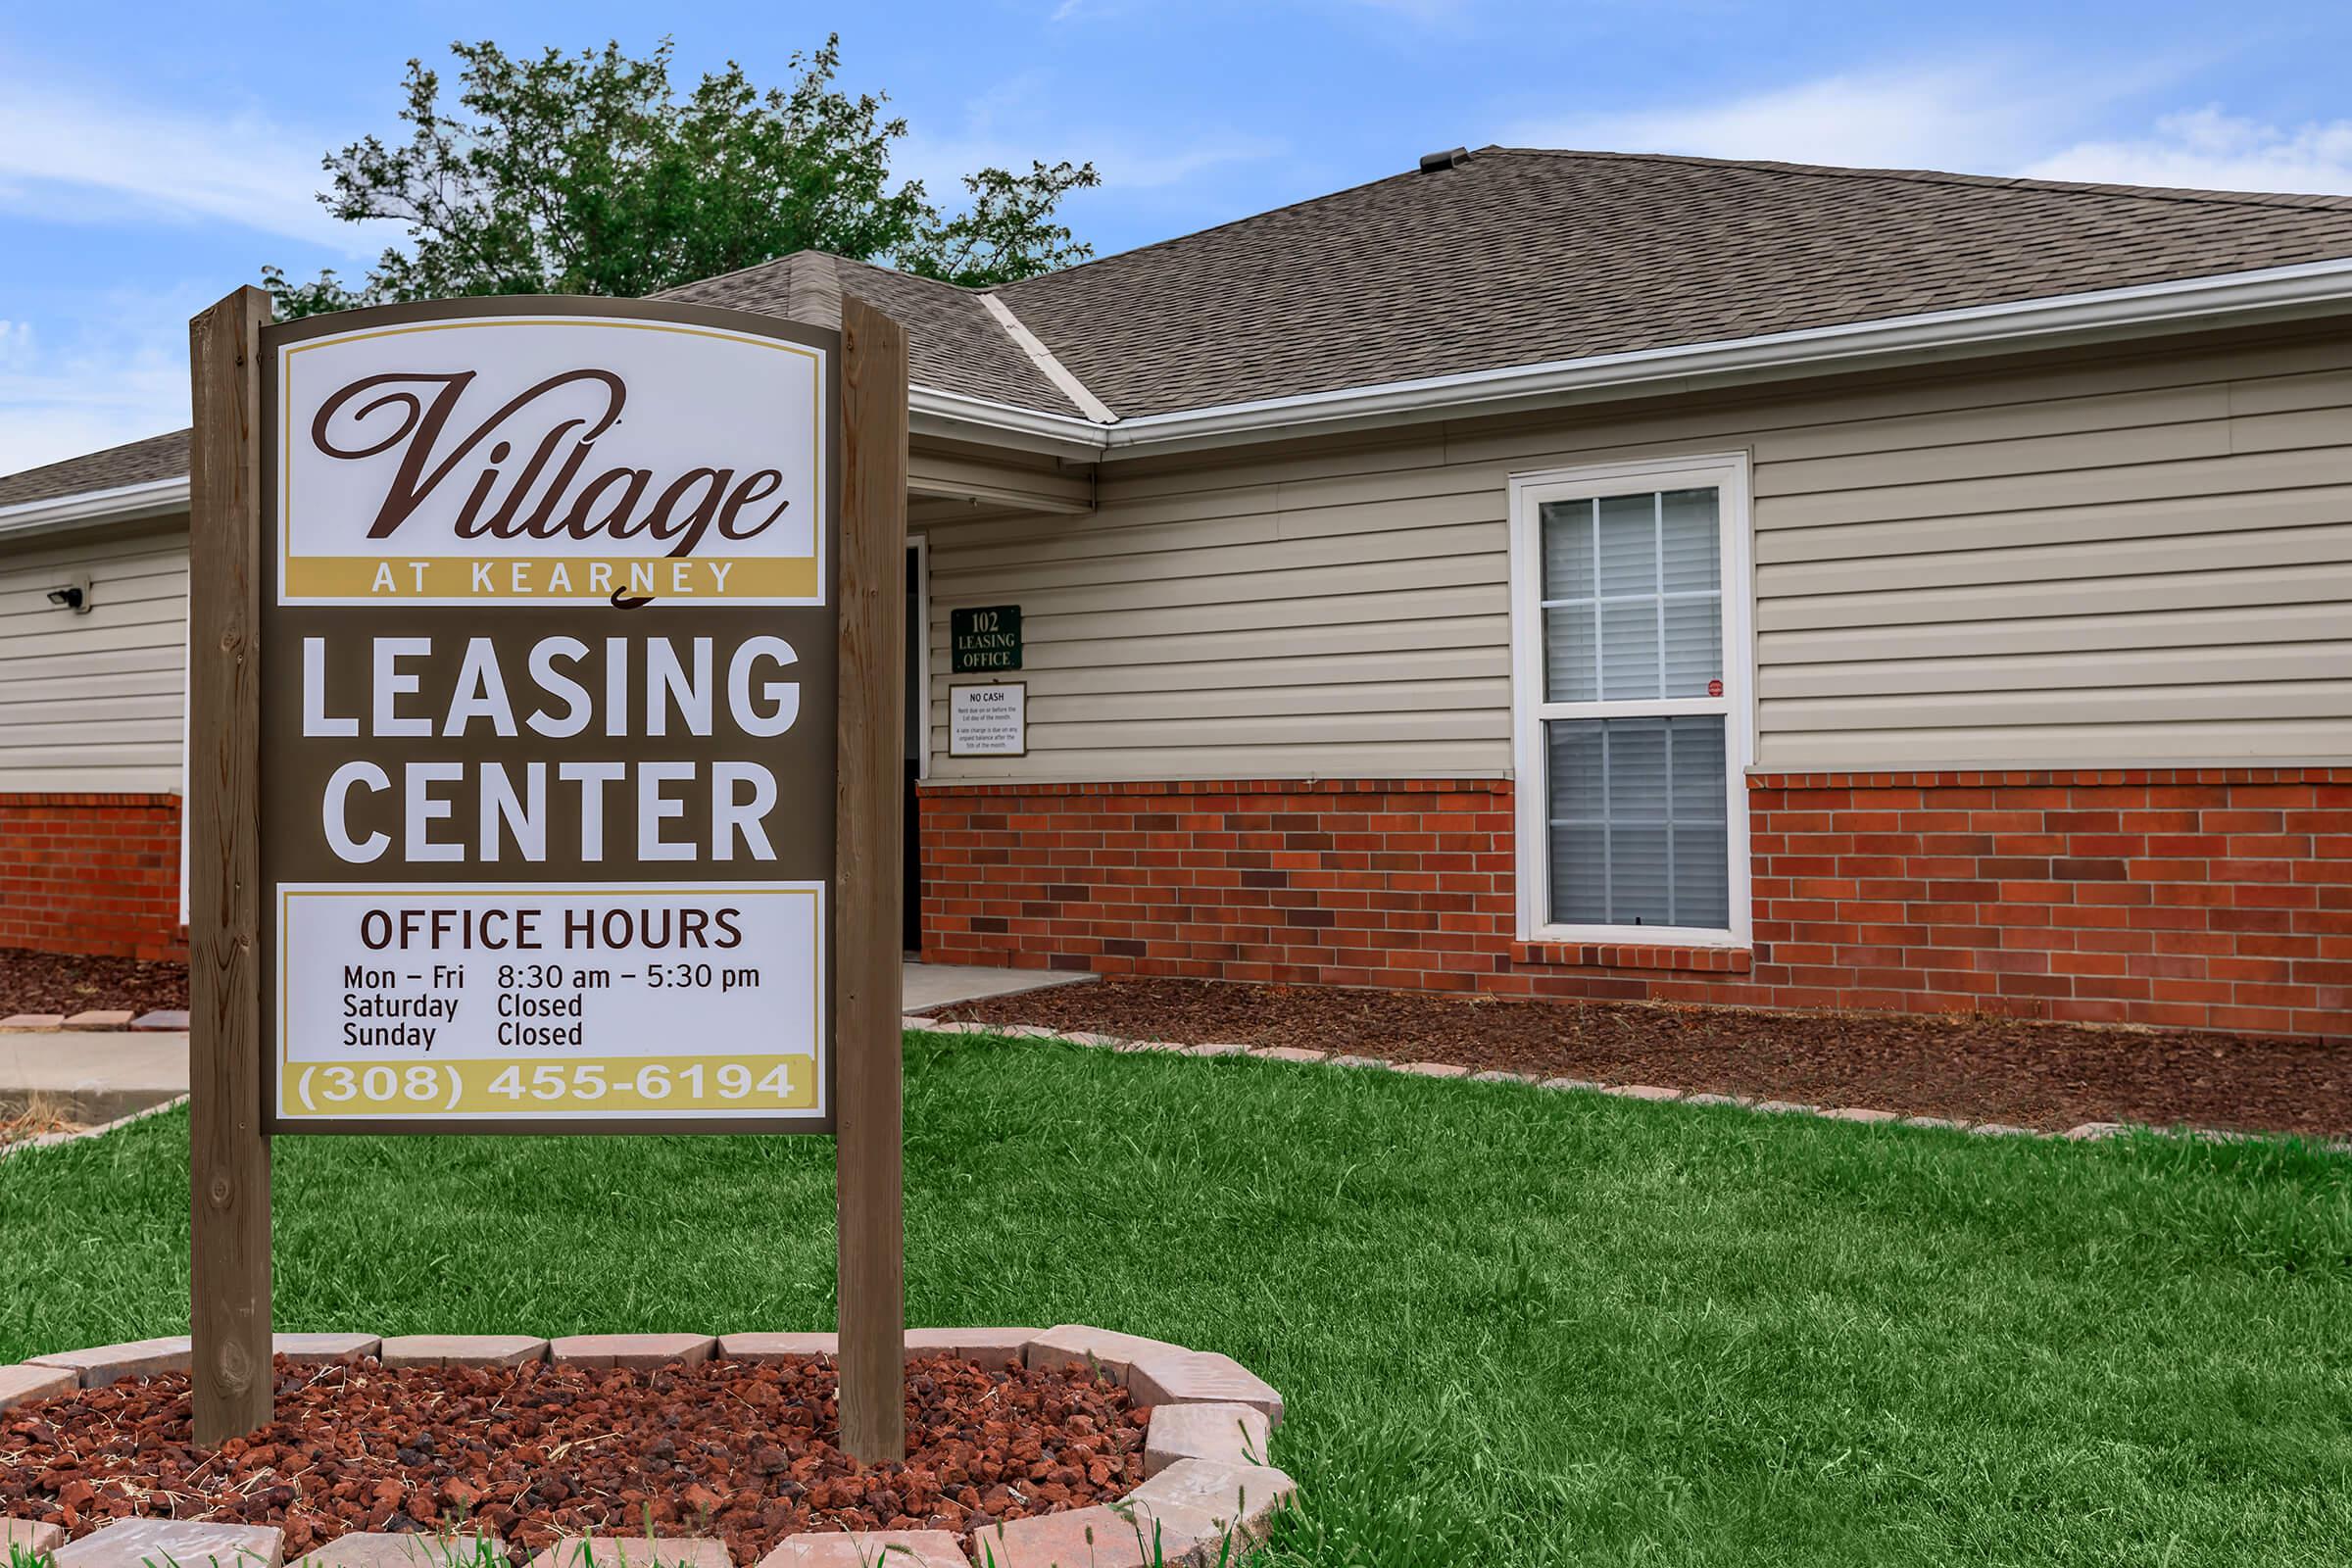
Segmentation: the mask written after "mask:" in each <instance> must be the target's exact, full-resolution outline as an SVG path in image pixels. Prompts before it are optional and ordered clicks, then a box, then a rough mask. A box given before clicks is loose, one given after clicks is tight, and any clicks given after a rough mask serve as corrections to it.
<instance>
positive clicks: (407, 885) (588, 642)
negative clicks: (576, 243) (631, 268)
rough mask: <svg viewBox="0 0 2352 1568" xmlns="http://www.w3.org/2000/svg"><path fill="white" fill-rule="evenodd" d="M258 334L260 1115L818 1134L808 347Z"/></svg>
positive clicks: (461, 318) (649, 306)
mask: <svg viewBox="0 0 2352 1568" xmlns="http://www.w3.org/2000/svg"><path fill="white" fill-rule="evenodd" d="M262 347H263V359H262V376H263V380H262V409H263V416H264V417H263V421H262V422H263V451H262V469H263V495H262V519H263V529H264V549H263V555H264V558H265V560H264V568H263V576H262V583H261V596H260V597H261V627H260V637H259V642H260V644H261V646H262V648H263V649H264V650H265V651H266V657H265V658H264V659H263V660H262V662H261V665H260V667H261V670H262V683H261V748H260V749H261V757H262V781H261V822H262V835H261V865H262V878H261V881H262V888H263V893H264V907H263V909H262V914H261V940H262V950H263V951H262V962H261V979H262V989H263V992H264V997H263V1029H262V1043H263V1051H264V1055H265V1072H264V1104H265V1114H266V1120H267V1125H268V1127H269V1128H270V1130H271V1131H275V1132H302V1131H327V1130H333V1131H355V1130H357V1131H390V1132H500V1131H504V1132H517V1131H530V1132H551V1133H576V1132H595V1131H668V1132H687V1131H730V1132H735V1131H746V1130H801V1131H829V1130H831V1128H832V1126H833V1111H834V1104H833V1097H832V1081H833V1075H832V1041H833V1027H832V1008H833V998H832V996H831V979H832V974H833V968H832V964H833V942H832V927H833V908H834V892H835V889H834V885H833V884H834V874H835V863H836V861H835V849H836V846H835V780H836V774H837V770H838V742H837V731H836V717H837V714H836V690H837V660H838V649H839V641H838V639H839V609H840V596H839V591H838V564H839V561H840V548H841V545H840V535H839V518H838V512H837V507H836V499H835V498H836V495H837V490H838V476H839V472H840V467H841V462H840V451H839V441H840V435H839V406H840V397H839V373H840V343H839V339H838V334H834V333H830V332H824V331H819V330H815V329H812V328H808V327H803V326H799V325H797V324H794V323H791V322H785V321H779V320H773V319H767V318H764V317H756V316H751V315H747V314H743V313H738V312H731V311H717V310H709V309H703V308H699V307H689V306H681V305H664V304H656V303H647V302H635V301H628V302H623V301H591V300H578V299H490V300H466V301H441V302H435V303H432V304H429V305H418V306H392V307H386V308H383V309H380V310H371V311H364V312H353V313H347V314H343V315H337V316H332V317H325V318H316V319H309V320H303V321H296V322H290V323H287V324H284V325H278V326H270V327H268V328H265V329H264V331H263V334H262Z"/></svg>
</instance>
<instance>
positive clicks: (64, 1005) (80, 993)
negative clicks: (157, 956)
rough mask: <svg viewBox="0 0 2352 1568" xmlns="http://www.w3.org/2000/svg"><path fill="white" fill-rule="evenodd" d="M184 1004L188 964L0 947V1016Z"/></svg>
mask: <svg viewBox="0 0 2352 1568" xmlns="http://www.w3.org/2000/svg"><path fill="white" fill-rule="evenodd" d="M187 1005H188V966H187V965H186V964H184V963H151V962H148V961H147V960H145V959H143V958H93V957H90V956H86V955H83V954H78V953H34V952H32V951H30V950H29V949H25V948H0V1018H5V1017H7V1016H8V1015H9V1014H11V1013H16V1012H62V1013H65V1014H68V1015H69V1016H71V1015H72V1014H73V1013H76V1012H87V1011H89V1010H91V1009H92V1008H99V1007H128V1008H129V1009H130V1010H131V1011H132V1012H134V1013H140V1012H154V1011H156V1010H157V1009H159V1008H163V1009H172V1010H176V1009H182V1008H185V1007H186V1006H187Z"/></svg>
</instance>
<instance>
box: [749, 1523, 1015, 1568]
mask: <svg viewBox="0 0 2352 1568" xmlns="http://www.w3.org/2000/svg"><path fill="white" fill-rule="evenodd" d="M971 1561H972V1559H971V1558H969V1557H967V1556H965V1555H964V1551H963V1542H962V1540H961V1539H960V1538H959V1537H956V1536H952V1535H950V1534H949V1533H948V1532H947V1531H945V1530H856V1531H846V1530H836V1531H831V1532H827V1533H823V1534H810V1535H805V1536H787V1537H786V1538H785V1539H784V1541H783V1542H782V1544H779V1545H778V1546H777V1547H776V1549H775V1550H773V1551H771V1552H769V1553H768V1554H767V1555H766V1556H764V1557H762V1558H760V1568H971Z"/></svg>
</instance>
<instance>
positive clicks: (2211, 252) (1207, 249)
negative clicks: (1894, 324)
mask: <svg viewBox="0 0 2352 1568" xmlns="http://www.w3.org/2000/svg"><path fill="white" fill-rule="evenodd" d="M2342 257H2352V200H2347V199H2346V198H2343V197H2329V196H2318V197H2312V196H2267V195H2251V194H2246V193H2241V192H2221V191H2167V190H2152V189H2142V188H2139V187H2133V186H2118V185H2080V184H2067V183H2061V182H2058V181H2051V180H2024V179H1996V178H1988V177H1984V176H1978V175H1968V174H1940V173H1933V172H1922V171H1910V170H1849V169H1823V168H1816V167H1811V166H1804V165H1793V164H1766V163H1734V162H1728V161H1724V160H1719V159H1700V158H1676V157H1664V156H1656V155H1643V154H1622V153H1579V152H1543V151H1529V150H1522V149H1516V148H1488V149H1486V150H1484V151H1482V152H1479V153H1476V154H1473V155H1472V156H1471V158H1470V160H1469V162H1467V163H1465V164H1463V165H1461V166H1459V167H1458V168H1451V169H1444V170H1440V171H1437V172H1430V173H1421V172H1412V173H1405V174H1398V175H1395V176H1392V177H1391V178H1388V179H1382V180H1377V181H1375V182H1373V183H1371V184H1369V185H1360V186H1357V187H1356V188H1354V189H1352V190H1345V191H1341V192H1338V193H1337V194H1335V195H1331V196H1324V197H1319V198H1317V199H1315V200H1312V201H1307V202H1301V203H1299V204H1298V205H1297V206H1294V207H1286V208H1282V209H1280V210H1278V211H1275V212H1271V213H1263V214H1260V215H1258V216H1256V217H1254V218H1245V219H1242V220H1241V221H1238V222H1232V223H1227V224H1224V225H1223V226H1221V227H1218V228H1212V229H1207V230H1204V231H1202V232H1201V233H1198V234H1188V235H1186V236H1184V237H1183V238H1180V239H1173V240H1168V241H1165V242H1163V243H1161V244H1157V245H1150V246H1146V247H1144V248H1143V249H1141V250H1134V251H1128V252H1125V253H1123V254H1121V255H1118V256H1110V257H1105V258H1104V259H1103V260H1101V261H1098V262H1090V263H1087V264H1086V265H1084V266H1080V267H1074V268H1071V269H1069V270H1066V271H1061V272H1050V273H1047V274H1046V275H1044V276H1042V277H1035V278H1030V279H1027V280H1025V281H1022V282H1018V283H1013V284H1009V285H1006V286H1005V287H1004V288H1002V289H1000V290H999V291H998V293H999V295H1000V297H1001V298H1003V299H1004V300H1005V303H1006V304H1008V305H1009V306H1011V308H1012V310H1013V312H1014V314H1015V315H1017V316H1018V317H1019V318H1020V319H1021V320H1022V321H1023V322H1024V323H1025V324H1026V325H1027V326H1028V327H1029V329H1030V330H1031V331H1033V332H1035V333H1036V334H1037V335H1038V336H1039V337H1040V338H1042V339H1043V340H1044V341H1045V343H1046V346H1047V347H1048V348H1050V349H1051V350H1052V351H1053V352H1054V357H1055V358H1057V359H1059V360H1060V361H1061V362H1062V364H1063V365H1064V366H1066V367H1067V368H1069V369H1070V370H1071V371H1072V372H1073V373H1075V374H1076V375H1077V377H1078V379H1079V380H1081V381H1083V382H1085V383H1086V385H1087V386H1088V388H1089V389H1091V390H1092V391H1093V392H1094V393H1095V395H1096V396H1098V397H1100V398H1102V399H1103V402H1105V403H1107V404H1109V405H1110V406H1111V408H1112V409H1114V410H1115V411H1117V412H1118V413H1119V414H1120V415H1121V416H1122V417H1133V416H1137V415H1145V414H1161V413H1167V412H1170V411H1173V410H1179V409H1191V408H1203V407H1211V406H1215V405H1219V404H1226V403H1241V402H1249V401H1252V400H1255V399H1259V398H1272V397H1285V396H1291V395H1295V394H1298V393H1302V392H1318V391H1327V390H1331V389H1334V388H1339V387H1348V386H1369V385H1378V384H1380V383H1382V382H1387V381H1400V380H1410V379H1413V378H1415V377H1419V376H1429V375H1444V374H1450V373H1455V372H1460V371H1468V370H1483V369H1498V368H1504V367H1507V366H1514V365H1534V364H1542V363H1544V362H1547V361H1553V360H1570V359H1580V358H1584V357H1586V356H1589V355H1598V354H1613V353H1623V352H1627V351H1631V350H1637V349H1646V348H1662V347H1670V346H1678V345H1683V344H1691V343H1708V342H1720V341H1725V340H1728V339H1734V338H1743V337H1754V336H1761V335H1765V334H1768V333H1774V332H1785V331H1790V330H1794V329H1797V328H1801V327H1813V326H1828V325H1834V324H1838V323H1843V322H1851V321H1865V320H1874V319H1886V318H1888V317H1897V316H1908V315H1913V314H1917V313H1920V312H1926V311H1936V310H1945V309H1951V308H1954V307H1959V306H1968V305H1988V304H1995V303H2000V302H2004V301H2012V300H2025V299H2034V298H2046V297H2049V296H2052V295H2061V294H2074V293H2082V292H2087V291H2091V290H2096V289H2107V288H2120V287H2125V286H2128V285H2131V284H2135V283H2150V282H2158V281H2163V280H2167V279H2173V278H2183V277H2200V276H2210V275H2212V274H2215V273H2222V272H2233V271H2242V270H2251V269H2256V268H2265V267H2278V266H2284V265H2287V264H2290V263H2295V262H2309V261H2320V260H2330V259H2336V258H2342Z"/></svg>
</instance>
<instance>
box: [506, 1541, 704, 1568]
mask: <svg viewBox="0 0 2352 1568" xmlns="http://www.w3.org/2000/svg"><path fill="white" fill-rule="evenodd" d="M528 1568H735V1565H734V1559H732V1558H731V1557H729V1556H728V1555H727V1544H726V1543H725V1542H723V1541H720V1540H717V1539H716V1538H714V1537H711V1536H658V1537H655V1538H653V1539H650V1540H649V1539H647V1538H646V1537H645V1536H643V1535H635V1536H630V1535H619V1536H565V1537H564V1539H563V1540H561V1541H558V1542H557V1543H556V1544H554V1545H552V1546H549V1547H548V1548H547V1549H546V1550H544V1551H542V1552H540V1553H539V1555H538V1556H536V1557H533V1558H532V1559H531V1560H530V1563H529V1565H528Z"/></svg>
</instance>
